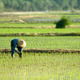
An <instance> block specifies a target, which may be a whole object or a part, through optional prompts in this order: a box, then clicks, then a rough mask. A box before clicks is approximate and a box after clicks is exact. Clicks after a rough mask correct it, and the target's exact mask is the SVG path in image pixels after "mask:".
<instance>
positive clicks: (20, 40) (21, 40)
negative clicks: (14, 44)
mask: <svg viewBox="0 0 80 80" xmlns="http://www.w3.org/2000/svg"><path fill="white" fill-rule="evenodd" d="M18 46H19V47H26V42H25V41H24V40H23V39H19V40H18Z"/></svg>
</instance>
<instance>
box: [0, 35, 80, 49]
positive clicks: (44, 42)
mask: <svg viewBox="0 0 80 80" xmlns="http://www.w3.org/2000/svg"><path fill="white" fill-rule="evenodd" d="M14 38H17V39H24V40H25V41H26V45H27V46H26V47H25V49H80V37H79V36H58V37H57V36H55V37H54V36H48V37H46V36H44V37H39V36H38V37H37V36H36V37H34V36H27V37H0V42H1V44H0V49H10V42H11V40H12V39H14Z"/></svg>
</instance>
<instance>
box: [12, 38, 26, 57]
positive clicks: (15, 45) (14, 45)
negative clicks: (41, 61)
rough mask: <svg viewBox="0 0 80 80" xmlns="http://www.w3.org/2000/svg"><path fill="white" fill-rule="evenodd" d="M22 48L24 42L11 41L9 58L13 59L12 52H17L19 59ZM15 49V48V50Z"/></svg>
mask: <svg viewBox="0 0 80 80" xmlns="http://www.w3.org/2000/svg"><path fill="white" fill-rule="evenodd" d="M24 47H26V42H25V41H24V40H23V39H13V40H12V41H11V57H12V58H13V56H14V52H17V53H18V54H19V57H20V58H21V57H22V50H23V48H24ZM15 48H17V50H16V49H15Z"/></svg>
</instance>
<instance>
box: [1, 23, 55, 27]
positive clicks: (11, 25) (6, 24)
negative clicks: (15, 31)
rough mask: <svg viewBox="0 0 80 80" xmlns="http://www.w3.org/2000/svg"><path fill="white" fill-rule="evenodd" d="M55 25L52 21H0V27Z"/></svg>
mask: <svg viewBox="0 0 80 80" xmlns="http://www.w3.org/2000/svg"><path fill="white" fill-rule="evenodd" d="M41 26H55V24H53V23H0V27H41Z"/></svg>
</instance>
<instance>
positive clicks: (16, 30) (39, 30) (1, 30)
mask: <svg viewBox="0 0 80 80" xmlns="http://www.w3.org/2000/svg"><path fill="white" fill-rule="evenodd" d="M78 32H80V28H65V29H55V28H37V29H35V28H33V29H32V28H0V33H2V34H3V33H7V34H10V33H78Z"/></svg>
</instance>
